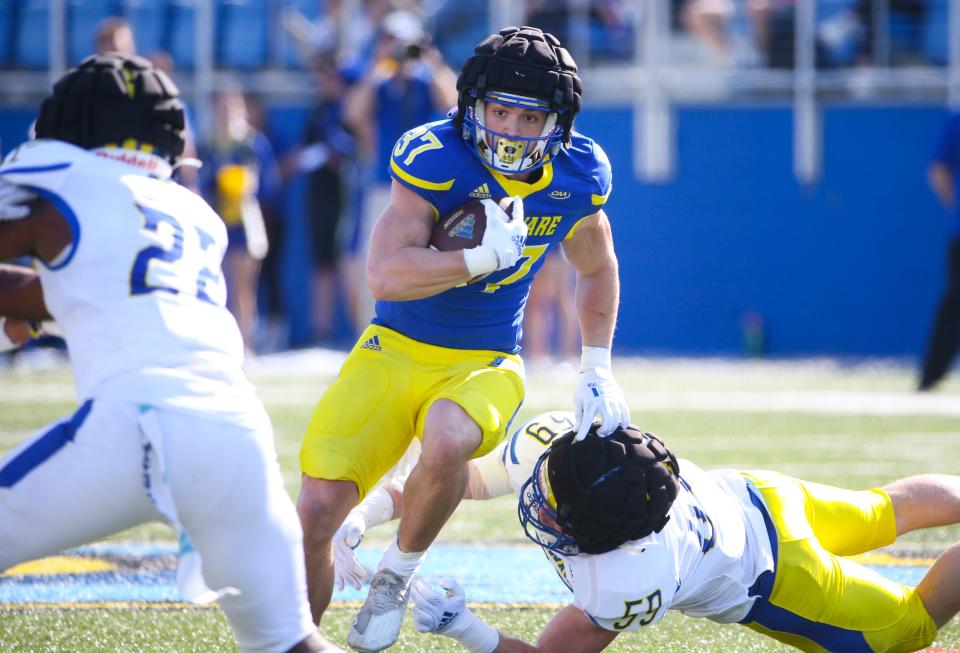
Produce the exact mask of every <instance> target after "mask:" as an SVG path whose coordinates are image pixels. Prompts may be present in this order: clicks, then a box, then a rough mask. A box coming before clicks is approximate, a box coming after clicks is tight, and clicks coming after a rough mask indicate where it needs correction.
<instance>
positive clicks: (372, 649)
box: [347, 569, 412, 653]
mask: <svg viewBox="0 0 960 653" xmlns="http://www.w3.org/2000/svg"><path fill="white" fill-rule="evenodd" d="M411 578H412V577H410V578H402V577H400V576H398V575H396V574H395V573H393V572H392V571H390V570H389V569H381V570H380V571H378V572H377V573H376V574H374V575H373V579H372V580H371V581H370V591H369V592H368V593H367V600H366V602H365V603H364V604H363V607H361V608H360V612H358V613H357V616H356V618H354V620H353V624H351V625H350V633H349V634H348V635H347V643H348V644H349V645H350V648H352V649H354V650H356V651H360V652H361V653H376V652H377V651H382V650H383V649H385V648H389V647H390V646H393V644H394V642H396V641H397V637H399V636H400V628H401V626H403V617H404V614H405V613H406V611H407V601H409V600H410V580H411Z"/></svg>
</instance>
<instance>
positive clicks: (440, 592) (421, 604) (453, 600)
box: [413, 577, 500, 651]
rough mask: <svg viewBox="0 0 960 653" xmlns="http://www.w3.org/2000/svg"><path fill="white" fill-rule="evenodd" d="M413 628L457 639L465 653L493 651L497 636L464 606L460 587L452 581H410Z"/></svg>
mask: <svg viewBox="0 0 960 653" xmlns="http://www.w3.org/2000/svg"><path fill="white" fill-rule="evenodd" d="M413 627H414V628H416V630H417V632H421V633H437V634H438V635H444V636H446V637H450V638H452V639H455V640H457V641H458V642H460V643H461V644H463V646H464V647H465V648H466V649H467V650H468V651H492V650H494V649H495V648H496V647H497V642H498V641H499V640H500V633H498V632H497V631H496V629H495V628H493V627H492V626H490V625H488V624H486V623H484V621H483V620H481V619H478V618H477V617H476V615H474V614H473V613H472V612H470V608H468V607H467V598H466V595H465V594H464V592H463V588H461V587H460V585H458V584H457V581H455V580H453V579H452V578H438V579H435V580H432V579H423V578H419V577H418V578H416V579H415V580H414V581H413Z"/></svg>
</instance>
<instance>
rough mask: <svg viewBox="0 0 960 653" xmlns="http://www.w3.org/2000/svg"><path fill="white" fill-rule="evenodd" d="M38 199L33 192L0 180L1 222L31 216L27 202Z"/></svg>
mask: <svg viewBox="0 0 960 653" xmlns="http://www.w3.org/2000/svg"><path fill="white" fill-rule="evenodd" d="M35 199H37V194H36V193H34V192H33V191H31V190H28V189H26V188H23V187H21V186H17V185H16V184H11V183H10V182H9V181H6V180H5V179H0V221H3V220H20V219H23V218H25V217H27V216H28V215H30V207H29V206H27V205H26V204H27V202H29V201H30V200H35Z"/></svg>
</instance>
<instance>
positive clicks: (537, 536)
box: [517, 448, 580, 556]
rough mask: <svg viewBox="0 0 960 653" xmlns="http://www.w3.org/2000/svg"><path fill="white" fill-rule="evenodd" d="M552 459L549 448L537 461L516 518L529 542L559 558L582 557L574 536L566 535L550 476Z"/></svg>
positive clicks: (522, 496) (525, 486)
mask: <svg viewBox="0 0 960 653" xmlns="http://www.w3.org/2000/svg"><path fill="white" fill-rule="evenodd" d="M549 456H550V449H549V448H548V449H547V450H546V451H544V452H543V455H542V456H540V458H539V460H537V464H536V465H534V467H533V473H532V474H531V475H530V478H528V479H527V480H526V482H525V483H524V484H523V486H522V487H521V488H520V502H519V504H518V505H517V516H518V517H519V519H520V525H521V526H522V527H523V532H524V533H525V534H526V536H527V537H528V538H530V539H531V540H533V541H534V542H536V543H537V544H539V545H540V546H542V547H543V548H544V549H547V550H548V551H552V552H554V553H556V554H558V555H563V556H575V555H577V554H578V553H580V548H579V547H578V546H577V542H576V540H574V538H573V535H571V534H570V533H567V532H565V531H564V529H563V524H562V523H561V521H560V518H559V515H557V508H556V502H555V501H554V500H553V498H552V492H551V491H550V485H549V484H550V481H549V478H548V475H547V464H548V462H547V459H548V458H549Z"/></svg>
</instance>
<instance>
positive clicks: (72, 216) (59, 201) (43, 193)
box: [30, 163, 80, 270]
mask: <svg viewBox="0 0 960 653" xmlns="http://www.w3.org/2000/svg"><path fill="white" fill-rule="evenodd" d="M67 165H70V164H69V163H68V164H67ZM30 189H31V190H33V191H34V192H35V193H36V194H37V195H39V196H40V197H42V198H43V199H45V200H47V201H48V202H50V203H51V204H53V205H54V206H55V207H56V208H57V210H58V211H60V214H61V215H63V217H64V218H66V220H67V223H68V224H69V225H70V232H71V233H72V234H73V242H72V243H71V244H70V253H69V254H67V257H66V258H65V259H63V260H62V261H60V262H59V263H57V264H56V265H49V264H48V263H47V262H46V261H44V260H43V259H39V260H40V262H41V263H43V266H44V267H45V268H47V269H48V270H59V269H61V268H64V267H66V266H67V264H68V263H70V261H71V260H73V255H74V254H76V253H77V247H78V246H79V245H80V221H79V220H77V214H76V213H74V212H73V209H72V208H70V205H69V204H67V203H66V202H65V201H64V200H63V198H62V197H60V196H59V195H57V194H55V193H51V192H50V191H48V190H45V189H43V188H34V187H32V186H31V187H30Z"/></svg>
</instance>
